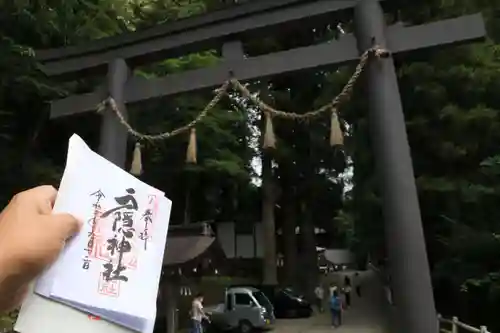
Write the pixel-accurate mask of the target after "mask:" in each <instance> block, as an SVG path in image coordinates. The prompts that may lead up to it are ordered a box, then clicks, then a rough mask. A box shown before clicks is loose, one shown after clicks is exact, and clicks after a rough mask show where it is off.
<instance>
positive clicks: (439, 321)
mask: <svg viewBox="0 0 500 333" xmlns="http://www.w3.org/2000/svg"><path fill="white" fill-rule="evenodd" d="M442 318H443V316H441V314H440V313H438V314H437V327H438V332H441V319H442Z"/></svg>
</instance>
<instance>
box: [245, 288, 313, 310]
mask: <svg viewBox="0 0 500 333" xmlns="http://www.w3.org/2000/svg"><path fill="white" fill-rule="evenodd" d="M252 287H254V288H257V289H259V290H261V291H262V292H263V293H264V294H265V295H266V296H267V298H268V299H269V300H270V301H271V303H272V304H273V308H274V316H275V317H276V318H304V317H310V316H311V314H312V312H313V310H312V307H311V303H309V302H308V301H307V300H305V299H304V297H303V296H301V295H299V294H297V293H296V292H294V291H293V290H292V289H290V288H280V287H278V286H274V285H252Z"/></svg>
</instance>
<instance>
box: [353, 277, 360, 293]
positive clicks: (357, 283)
mask: <svg viewBox="0 0 500 333" xmlns="http://www.w3.org/2000/svg"><path fill="white" fill-rule="evenodd" d="M354 283H355V284H356V295H357V296H358V297H361V279H360V278H359V272H356V274H354Z"/></svg>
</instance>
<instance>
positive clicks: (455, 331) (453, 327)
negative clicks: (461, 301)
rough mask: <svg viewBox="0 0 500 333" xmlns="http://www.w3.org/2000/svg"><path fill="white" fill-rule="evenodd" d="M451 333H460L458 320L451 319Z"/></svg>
mask: <svg viewBox="0 0 500 333" xmlns="http://www.w3.org/2000/svg"><path fill="white" fill-rule="evenodd" d="M451 333H458V318H457V317H453V318H451Z"/></svg>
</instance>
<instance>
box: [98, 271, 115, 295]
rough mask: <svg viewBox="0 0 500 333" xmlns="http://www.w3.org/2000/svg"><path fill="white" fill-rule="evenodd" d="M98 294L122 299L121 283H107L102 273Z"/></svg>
mask: <svg viewBox="0 0 500 333" xmlns="http://www.w3.org/2000/svg"><path fill="white" fill-rule="evenodd" d="M97 292H98V293H99V294H101V295H105V296H110V297H120V281H119V280H112V281H106V279H105V278H104V276H103V274H102V273H101V277H100V279H99V285H98V288H97Z"/></svg>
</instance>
